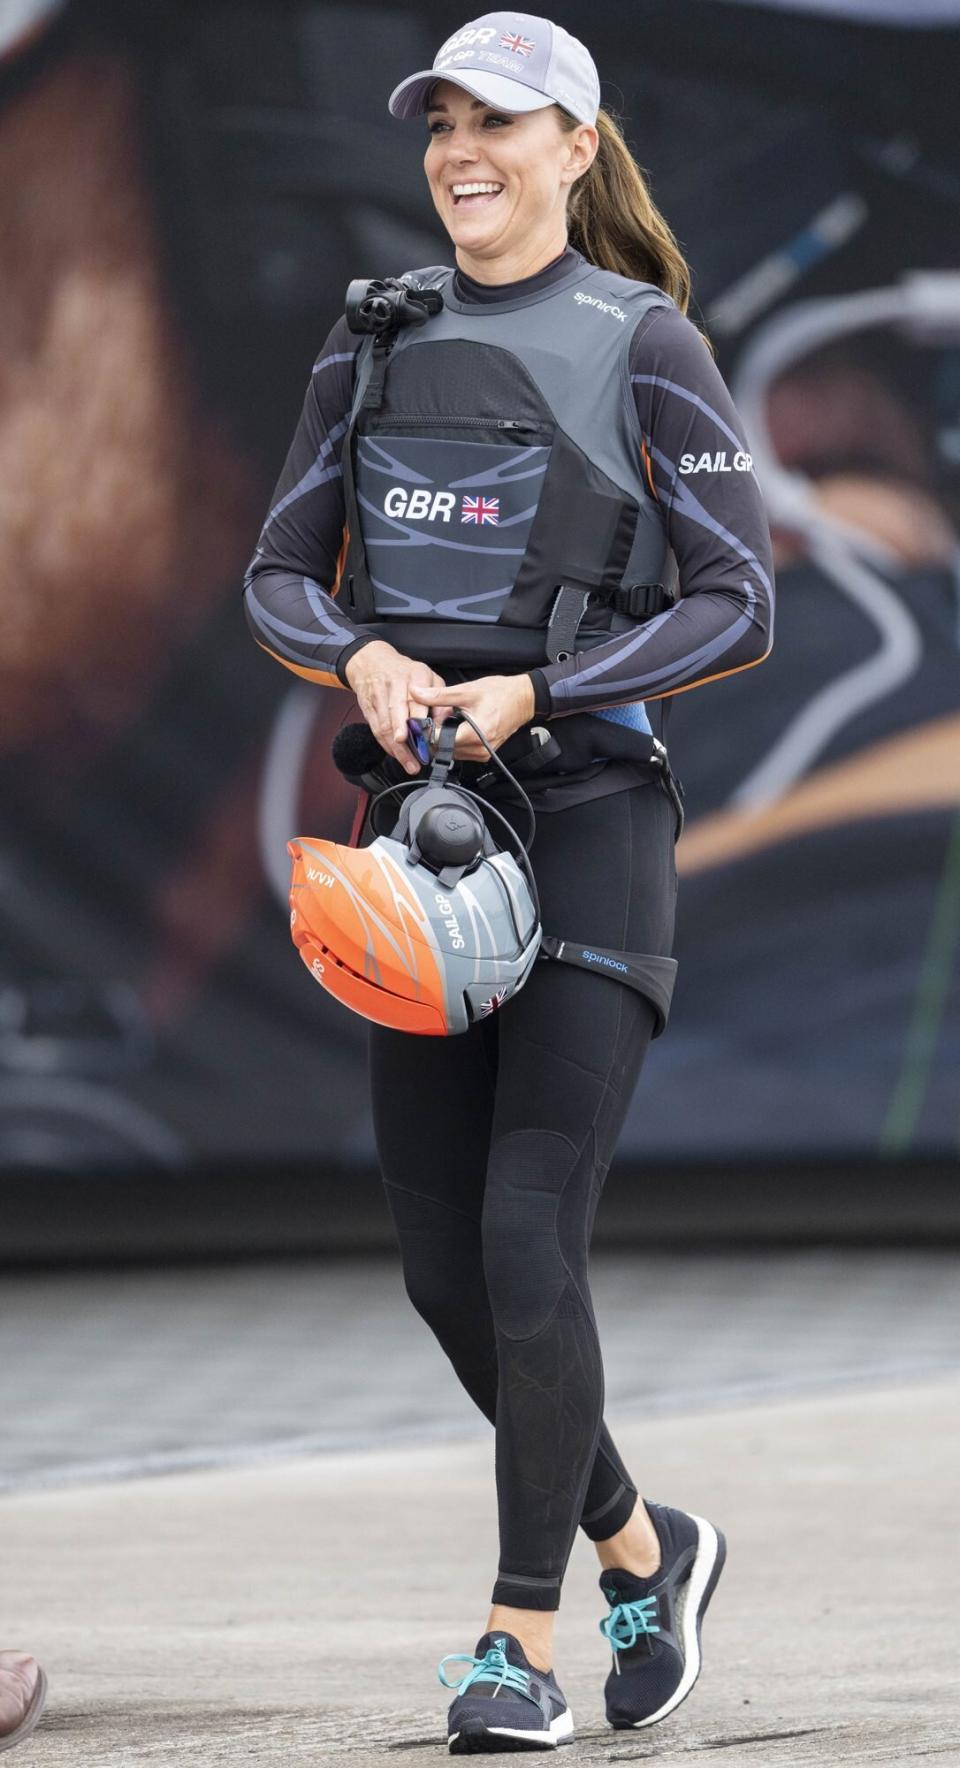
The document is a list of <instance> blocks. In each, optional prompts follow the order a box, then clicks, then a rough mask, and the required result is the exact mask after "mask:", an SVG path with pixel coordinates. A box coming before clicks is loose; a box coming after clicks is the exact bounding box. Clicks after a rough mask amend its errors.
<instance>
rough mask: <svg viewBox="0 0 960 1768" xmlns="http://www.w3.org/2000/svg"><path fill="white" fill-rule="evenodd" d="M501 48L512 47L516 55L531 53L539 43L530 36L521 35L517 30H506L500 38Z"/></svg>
mask: <svg viewBox="0 0 960 1768" xmlns="http://www.w3.org/2000/svg"><path fill="white" fill-rule="evenodd" d="M500 47H501V49H512V50H513V51H514V53H515V54H516V55H530V54H531V53H532V51H533V50H534V49H536V47H537V45H536V44H535V43H534V42H533V40H532V39H531V38H530V37H521V36H520V34H519V32H517V31H504V33H503V36H502V37H501V38H500Z"/></svg>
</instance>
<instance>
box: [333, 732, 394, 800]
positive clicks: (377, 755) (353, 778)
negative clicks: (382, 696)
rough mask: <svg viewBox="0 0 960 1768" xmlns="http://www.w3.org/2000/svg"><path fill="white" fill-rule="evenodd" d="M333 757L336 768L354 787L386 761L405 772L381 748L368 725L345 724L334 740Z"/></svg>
mask: <svg viewBox="0 0 960 1768" xmlns="http://www.w3.org/2000/svg"><path fill="white" fill-rule="evenodd" d="M331 755H332V757H333V765H334V767H335V768H336V769H337V771H338V772H339V773H342V774H343V776H344V778H345V779H348V780H349V781H350V782H351V784H352V785H357V786H359V785H360V784H361V783H362V780H363V775H364V774H368V773H372V772H373V770H374V768H380V767H382V765H383V763H384V762H385V761H393V765H394V767H396V768H398V769H399V771H400V773H401V774H402V773H403V772H404V770H403V768H401V767H400V764H399V762H397V761H394V758H393V756H392V755H388V754H387V751H386V749H383V748H381V746H380V744H379V743H378V742H377V739H376V737H375V736H374V734H373V732H372V730H371V729H370V726H369V725H368V724H345V725H344V726H343V729H342V730H339V731H338V732H337V734H336V736H335V737H334V739H333V746H332V749H331Z"/></svg>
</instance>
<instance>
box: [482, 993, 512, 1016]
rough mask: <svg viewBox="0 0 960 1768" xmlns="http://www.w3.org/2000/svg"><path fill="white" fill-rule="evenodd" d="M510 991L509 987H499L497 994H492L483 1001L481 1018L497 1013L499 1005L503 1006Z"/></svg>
mask: <svg viewBox="0 0 960 1768" xmlns="http://www.w3.org/2000/svg"><path fill="white" fill-rule="evenodd" d="M509 993H510V990H509V988H498V989H497V991H496V994H492V995H491V996H490V999H489V1000H488V1001H481V1002H480V1017H481V1019H488V1018H489V1017H490V1014H491V1013H495V1012H496V1010H497V1008H498V1007H502V1006H503V1003H504V1001H505V1000H506V998H507V996H508V994H509Z"/></svg>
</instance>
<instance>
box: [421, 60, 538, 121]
mask: <svg viewBox="0 0 960 1768" xmlns="http://www.w3.org/2000/svg"><path fill="white" fill-rule="evenodd" d="M437 80H452V81H453V84H454V85H455V86H462V87H463V89H464V91H465V92H469V93H470V96H471V98H480V99H482V100H483V102H484V104H492V105H496V107H497V109H498V110H505V111H517V112H520V111H535V110H545V109H546V107H547V105H548V104H554V103H555V102H556V100H555V99H553V98H547V96H546V95H545V93H543V92H534V91H533V90H532V89H531V88H530V87H529V86H525V85H524V84H523V81H522V80H511V79H509V78H508V76H507V75H506V74H492V73H491V74H486V73H484V74H478V73H473V72H471V74H470V77H469V78H467V77H466V76H465V75H463V74H438V73H437V71H436V68H426V69H425V70H424V71H423V72H422V73H419V74H411V75H410V76H409V78H408V79H406V80H401V82H400V84H399V86H395V87H394V89H393V91H392V92H391V94H390V97H389V99H388V100H387V108H388V110H389V111H390V114H391V116H394V117H401V118H406V117H419V116H421V115H422V114H423V112H424V110H425V109H426V104H427V94H428V93H429V91H430V88H431V86H433V85H435V84H436V82H437Z"/></svg>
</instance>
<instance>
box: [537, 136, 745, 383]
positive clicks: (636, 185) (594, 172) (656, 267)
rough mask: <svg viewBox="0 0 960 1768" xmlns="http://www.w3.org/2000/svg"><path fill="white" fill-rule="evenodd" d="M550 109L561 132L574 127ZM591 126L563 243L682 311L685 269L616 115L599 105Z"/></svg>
mask: <svg viewBox="0 0 960 1768" xmlns="http://www.w3.org/2000/svg"><path fill="white" fill-rule="evenodd" d="M554 108H555V110H556V112H557V118H558V121H559V123H560V127H561V129H562V130H563V131H564V133H565V134H570V133H571V132H572V130H574V129H576V128H577V127H578V120H577V118H576V117H573V116H571V115H570V112H569V111H566V110H564V109H563V106H562V105H559V104H558V105H556V106H555V107H554ZM596 126H597V132H598V134H599V136H600V145H599V147H598V148H597V152H596V154H595V155H594V158H593V160H592V162H591V164H590V166H589V167H588V169H587V171H586V172H584V173H583V175H582V176H581V177H580V178H578V179H577V181H576V183H575V184H573V185H572V186H571V190H570V196H569V198H568V201H567V234H568V238H569V242H570V244H571V245H572V246H575V247H576V249H577V251H579V252H582V253H583V255H584V257H585V258H586V259H587V261H588V262H589V263H591V264H596V265H598V266H599V268H600V269H601V270H612V271H614V272H615V273H616V274H617V275H618V276H628V277H630V278H631V279H632V280H634V281H636V282H652V283H655V284H656V286H657V288H661V289H664V290H665V291H666V293H667V294H668V295H672V297H673V299H674V300H675V301H676V303H677V306H678V307H679V309H680V311H681V313H686V311H687V307H688V306H689V303H690V267H689V265H688V264H687V261H686V259H685V257H684V255H683V253H682V252H681V250H680V247H679V245H678V244H677V241H676V238H675V236H674V234H673V233H672V231H671V229H670V228H669V226H668V225H667V223H666V221H665V220H664V218H663V216H662V215H661V213H660V211H659V209H658V208H657V206H656V204H655V203H654V201H653V198H652V197H651V195H650V191H649V188H648V186H647V183H646V179H645V177H644V173H643V171H642V170H641V168H640V167H639V166H638V165H637V162H636V160H635V159H634V157H633V154H632V153H631V152H630V149H629V147H628V146H627V143H626V141H625V140H624V138H623V133H622V130H621V126H620V119H619V118H618V117H617V115H616V113H615V112H611V111H606V110H604V109H603V108H602V107H601V108H600V110H599V111H598V112H597V124H596ZM700 335H701V337H702V338H703V341H704V343H705V344H706V345H707V348H708V349H709V350H711V351H712V349H713V346H712V344H711V343H710V340H709V338H708V337H707V336H706V334H705V333H704V332H703V331H701V334H700Z"/></svg>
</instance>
